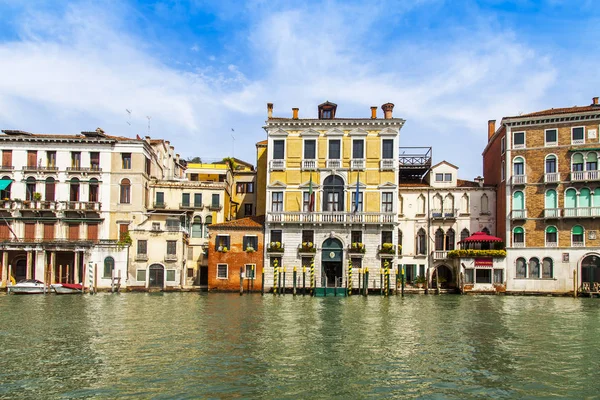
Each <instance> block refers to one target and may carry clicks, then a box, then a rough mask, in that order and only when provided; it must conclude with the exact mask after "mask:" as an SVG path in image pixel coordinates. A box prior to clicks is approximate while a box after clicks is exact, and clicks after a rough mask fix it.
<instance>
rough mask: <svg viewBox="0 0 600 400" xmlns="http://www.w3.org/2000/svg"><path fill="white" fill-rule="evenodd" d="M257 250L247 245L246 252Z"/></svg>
mask: <svg viewBox="0 0 600 400" xmlns="http://www.w3.org/2000/svg"><path fill="white" fill-rule="evenodd" d="M255 251H256V250H254V247H252V246H248V247H246V253H254V252H255Z"/></svg>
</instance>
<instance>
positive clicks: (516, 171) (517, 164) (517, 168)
mask: <svg viewBox="0 0 600 400" xmlns="http://www.w3.org/2000/svg"><path fill="white" fill-rule="evenodd" d="M513 175H516V176H520V175H525V160H524V159H523V157H515V159H514V160H513Z"/></svg>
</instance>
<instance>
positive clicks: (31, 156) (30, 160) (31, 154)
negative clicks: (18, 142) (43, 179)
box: [27, 150, 37, 167]
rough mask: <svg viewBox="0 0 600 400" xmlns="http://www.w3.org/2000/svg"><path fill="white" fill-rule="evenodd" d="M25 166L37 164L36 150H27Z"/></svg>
mask: <svg viewBox="0 0 600 400" xmlns="http://www.w3.org/2000/svg"><path fill="white" fill-rule="evenodd" d="M27 166H28V167H36V166H37V151H36V150H27Z"/></svg>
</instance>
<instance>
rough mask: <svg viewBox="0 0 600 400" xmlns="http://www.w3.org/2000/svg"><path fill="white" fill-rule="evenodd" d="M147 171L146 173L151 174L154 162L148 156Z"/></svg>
mask: <svg viewBox="0 0 600 400" xmlns="http://www.w3.org/2000/svg"><path fill="white" fill-rule="evenodd" d="M145 167H146V168H145V172H146V175H150V172H151V169H152V162H151V161H150V159H149V158H148V157H146V163H145Z"/></svg>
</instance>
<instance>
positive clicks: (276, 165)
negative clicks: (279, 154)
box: [269, 160, 285, 171]
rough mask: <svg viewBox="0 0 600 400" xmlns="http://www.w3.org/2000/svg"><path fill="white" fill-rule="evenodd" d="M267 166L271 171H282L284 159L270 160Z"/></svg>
mask: <svg viewBox="0 0 600 400" xmlns="http://www.w3.org/2000/svg"><path fill="white" fill-rule="evenodd" d="M269 168H270V169H271V171H283V170H285V160H271V165H270V166H269Z"/></svg>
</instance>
